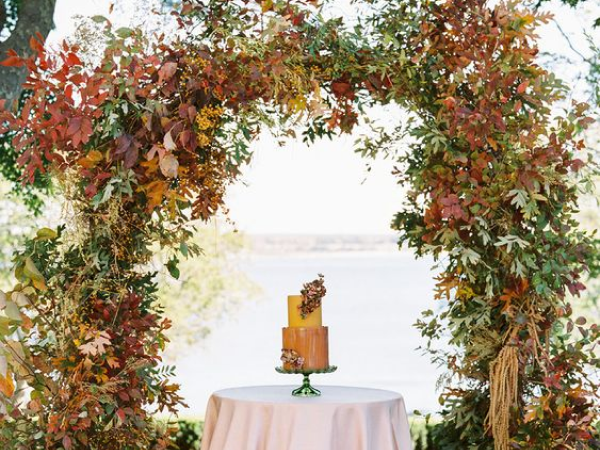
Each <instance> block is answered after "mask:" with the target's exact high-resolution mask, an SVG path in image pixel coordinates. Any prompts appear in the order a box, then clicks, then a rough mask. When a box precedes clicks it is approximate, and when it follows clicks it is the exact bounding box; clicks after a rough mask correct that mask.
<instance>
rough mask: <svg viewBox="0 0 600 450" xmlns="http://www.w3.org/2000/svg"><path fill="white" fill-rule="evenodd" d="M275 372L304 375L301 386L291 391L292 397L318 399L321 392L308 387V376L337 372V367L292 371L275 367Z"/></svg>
mask: <svg viewBox="0 0 600 450" xmlns="http://www.w3.org/2000/svg"><path fill="white" fill-rule="evenodd" d="M275 370H276V371H277V372H279V373H285V374H293V375H304V380H303V381H302V386H300V387H299V388H298V389H294V390H293V391H292V395H293V396H294V397H318V396H320V395H321V391H319V390H318V389H315V388H314V387H312V386H311V385H310V378H309V377H310V376H311V375H312V374H315V373H317V374H318V373H333V372H335V371H336V370H337V366H329V367H326V368H325V369H312V370H310V369H293V370H286V369H284V368H283V367H275Z"/></svg>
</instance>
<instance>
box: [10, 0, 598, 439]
mask: <svg viewBox="0 0 600 450" xmlns="http://www.w3.org/2000/svg"><path fill="white" fill-rule="evenodd" d="M363 3H366V4H369V6H370V7H371V10H372V11H373V13H372V15H371V16H370V17H367V18H366V19H365V20H364V21H363V23H361V26H359V27H356V28H355V29H354V30H353V31H346V30H345V29H344V28H343V24H342V23H341V21H339V20H329V21H326V20H324V19H323V18H322V17H321V15H320V14H319V9H318V5H317V2H314V1H301V0H296V1H250V2H244V1H240V2H237V1H222V0H210V1H203V2H188V3H184V6H183V10H182V12H181V14H179V15H178V21H179V23H180V25H181V36H180V37H178V38H177V39H175V40H173V41H172V42H166V41H165V40H164V39H161V38H159V39H156V42H154V41H152V42H149V41H148V40H147V39H145V38H144V37H143V36H142V35H141V33H140V32H138V31H136V30H129V29H119V30H112V29H111V28H110V24H107V30H106V36H107V41H108V48H107V50H106V54H105V55H104V59H103V61H102V63H101V64H100V65H98V66H97V67H95V68H93V69H89V68H85V67H83V65H82V63H81V61H80V60H79V58H78V57H77V49H76V48H75V47H70V46H68V45H65V46H64V47H63V48H62V50H61V51H59V52H58V54H57V55H48V54H46V52H45V51H44V48H43V45H42V43H41V42H39V41H37V40H32V46H33V48H34V49H35V50H36V52H37V55H36V56H35V57H33V58H31V59H22V58H19V57H18V56H17V55H14V54H13V55H10V57H9V59H8V60H7V61H6V62H5V63H6V64H13V65H26V66H27V68H28V69H29V72H30V76H29V78H28V81H27V83H26V86H25V87H26V88H27V89H28V90H30V91H31V92H32V94H31V95H32V96H31V98H30V99H28V100H26V101H25V103H24V104H23V108H22V110H21V113H20V114H18V115H17V114H13V113H12V112H10V110H5V111H4V112H3V113H2V116H0V121H2V123H5V124H6V125H5V126H4V125H3V127H4V128H5V129H4V130H0V132H1V131H9V132H12V133H14V138H13V141H12V145H13V146H14V147H15V149H16V151H17V153H18V155H19V158H18V162H19V164H20V165H21V166H22V167H23V176H24V179H25V181H26V182H28V183H35V182H36V180H37V179H38V177H39V176H40V175H44V174H49V175H50V177H51V178H52V179H54V180H56V182H57V184H58V186H59V188H60V189H61V190H62V191H63V192H64V194H65V196H66V198H67V200H68V205H69V207H70V208H71V210H72V214H71V215H70V217H69V221H68V223H69V227H68V228H64V227H62V228H60V229H59V230H58V231H52V230H41V231H40V232H39V233H38V235H37V236H36V237H35V238H33V239H31V240H29V241H28V242H27V243H26V246H25V250H24V251H23V252H21V253H20V254H18V255H16V263H17V265H16V276H17V278H18V280H19V284H18V285H17V286H16V287H15V289H14V290H13V291H12V292H9V293H7V294H6V295H5V296H4V297H2V298H0V300H2V301H1V302H0V307H1V308H2V309H3V310H4V313H5V316H6V317H2V318H0V342H1V343H2V347H1V348H2V352H3V353H4V354H5V356H6V357H7V359H8V372H7V373H6V374H1V373H0V376H1V377H2V378H0V393H1V394H2V397H3V403H5V404H6V405H7V413H6V414H5V415H3V416H0V425H1V429H0V443H1V444H2V445H3V446H6V447H8V448H10V449H13V448H14V449H38V448H39V449H42V448H46V449H60V448H64V449H66V450H69V449H79V448H81V449H83V448H86V449H88V448H91V449H109V450H110V449H113V448H114V449H117V448H118V449H135V448H148V446H149V445H150V443H152V445H153V446H154V447H155V448H165V447H166V446H168V443H169V439H170V438H169V434H170V430H159V429H157V427H156V426H155V425H154V423H153V421H152V419H151V416H150V413H151V412H152V411H153V409H164V408H166V409H169V410H172V411H174V410H175V409H176V406H177V405H178V404H180V403H181V401H182V399H181V398H180V397H179V396H178V395H177V386H175V385H173V384H171V383H170V382H169V381H168V378H169V374H170V373H169V370H168V369H160V368H159V363H160V350H161V349H162V348H163V346H164V344H165V338H164V334H163V332H164V330H165V329H166V328H168V327H169V325H170V324H169V321H168V320H167V319H164V318H163V317H162V312H161V309H160V306H159V305H157V304H156V297H155V292H156V288H157V287H156V284H155V282H154V281H153V275H154V274H153V273H152V271H151V270H150V269H149V268H148V265H147V264H148V261H149V258H150V255H151V252H150V246H151V245H152V244H154V243H159V244H160V245H161V246H163V247H166V248H169V249H171V251H172V255H173V256H172V258H171V259H170V261H169V262H168V263H167V268H168V269H169V271H170V272H171V273H172V274H173V275H177V272H178V269H177V263H178V261H179V259H178V255H179V254H182V255H183V256H187V255H194V254H196V253H197V252H198V249H197V248H195V247H194V246H193V245H191V244H190V237H191V235H192V232H191V231H190V229H189V225H188V224H189V221H190V219H192V218H201V219H204V220H206V219H209V218H210V217H212V216H213V215H214V214H215V212H216V211H217V210H218V209H219V208H223V206H224V205H223V195H224V192H225V189H226V187H227V186H228V185H229V184H230V183H231V182H233V181H234V180H235V179H236V177H237V175H238V174H239V172H240V170H241V168H242V166H243V164H244V163H246V162H247V161H248V159H249V158H250V156H251V155H250V152H249V143H250V142H251V141H252V139H253V138H254V137H255V136H256V135H257V134H258V132H259V130H260V126H261V125H263V124H264V125H267V126H269V127H270V128H272V129H274V130H275V131H276V132H278V133H280V134H282V135H290V134H293V133H294V131H290V130H293V125H296V124H299V123H301V124H304V126H305V128H304V131H303V135H304V137H305V139H306V140H308V141H312V140H314V139H316V138H317V137H323V136H330V135H332V134H333V133H335V132H338V131H341V132H349V131H351V130H352V129H353V128H354V127H355V126H356V124H357V123H358V119H359V117H360V116H361V114H362V112H363V110H364V107H365V106H368V105H371V104H374V103H390V102H395V103H398V104H400V105H403V106H407V107H409V108H410V109H411V110H412V111H413V112H414V113H415V114H416V115H418V117H419V118H420V120H419V122H418V123H417V125H416V126H413V127H412V128H411V129H410V130H409V133H410V134H411V135H412V136H413V137H415V138H416V143H415V144H413V145H412V148H411V152H410V153H409V154H408V155H407V156H406V157H403V158H402V159H401V160H400V161H399V162H400V163H402V164H403V165H404V166H405V167H404V168H403V170H401V171H399V176H400V177H401V180H402V181H404V182H407V183H409V184H410V186H412V190H411V192H410V193H409V203H408V208H407V209H405V210H404V211H403V212H401V213H399V214H398V216H397V218H396V220H395V222H394V227H395V228H396V229H398V230H399V231H400V232H401V242H407V243H408V244H410V245H411V246H412V247H413V248H415V249H416V250H417V252H418V253H419V254H426V253H429V254H432V255H434V256H435V257H436V258H437V259H440V266H441V268H442V273H441V275H440V276H439V279H438V284H437V287H438V298H440V299H441V300H444V302H445V303H444V304H445V305H446V306H445V307H444V308H443V309H442V311H441V313H439V314H438V315H437V316H436V315H434V314H433V313H432V312H428V313H426V317H425V319H424V320H423V321H421V322H420V323H419V327H420V328H421V330H422V333H423V335H424V336H426V337H428V338H430V339H432V340H435V339H437V338H439V337H441V336H442V335H443V333H444V330H447V331H448V332H449V335H450V344H452V345H453V346H454V347H456V350H455V351H449V352H437V353H434V355H435V356H436V357H437V358H438V360H439V361H441V362H443V363H444V364H446V365H447V367H448V369H449V370H450V372H451V373H452V374H454V375H455V380H454V381H455V382H454V384H453V385H452V386H451V387H449V388H448V389H447V390H446V392H445V394H444V396H443V398H444V401H445V406H446V409H445V410H444V416H445V419H446V420H445V421H444V422H443V423H442V424H441V425H440V426H439V427H438V430H437V434H438V436H439V439H438V440H439V443H438V445H440V447H441V448H444V449H464V448H479V449H491V448H496V449H497V450H506V449H508V448H509V446H512V447H513V448H514V447H516V448H527V449H540V450H541V449H548V448H565V449H566V448H581V449H583V448H589V447H590V446H591V445H593V442H594V439H597V438H598V432H597V431H596V430H594V428H593V423H594V422H595V421H596V420H597V418H598V414H599V411H598V405H597V403H594V398H595V396H596V395H597V386H596V385H595V384H594V382H593V380H592V379H590V378H588V377H587V375H586V374H588V373H589V370H590V368H591V367H597V366H598V360H597V359H595V356H594V354H593V352H592V351H591V344H593V343H594V342H595V341H597V339H598V337H599V334H600V333H599V331H598V327H597V326H596V325H592V326H589V327H586V326H585V324H584V323H583V321H582V320H577V321H573V320H572V319H571V317H570V316H571V309H570V307H569V305H568V303H567V302H566V300H565V294H566V292H567V291H571V292H572V293H574V294H576V293H578V292H579V291H581V289H583V285H582V284H581V282H580V278H581V274H582V272H583V271H584V270H585V269H586V259H587V258H588V257H589V256H590V255H591V254H592V249H591V246H590V242H589V240H588V239H587V238H586V237H585V236H584V235H582V234H581V233H579V232H578V231H576V223H575V221H574V219H573V218H572V214H573V212H574V211H575V210H576V200H577V186H576V183H575V181H574V176H576V175H577V174H578V173H579V172H580V170H581V168H582V167H583V165H584V163H583V161H582V160H581V159H578V157H577V155H578V154H579V153H581V152H583V150H584V144H583V142H581V141H580V140H579V138H578V137H577V133H578V132H579V131H580V130H581V129H582V128H584V127H585V126H586V124H587V123H588V122H589V120H588V119H586V118H585V116H584V114H585V106H583V105H574V107H573V109H572V111H571V112H569V113H568V114H566V115H565V117H559V118H553V117H552V116H551V106H552V104H553V103H554V102H556V101H557V100H559V99H561V98H562V97H563V95H564V93H565V88H564V86H562V85H561V84H560V82H559V81H558V80H556V79H555V78H554V77H553V76H552V75H551V74H549V73H547V72H546V71H545V70H543V69H542V68H540V67H539V66H537V65H536V64H535V62H534V58H535V55H536V52H537V49H536V47H535V35H534V29H535V26H536V25H537V24H539V23H540V22H542V21H544V20H546V17H544V16H541V17H540V16H535V15H533V14H531V13H530V12H528V11H526V10H519V9H518V8H517V7H516V6H515V5H514V4H509V5H503V4H500V5H498V6H495V7H488V6H487V5H486V4H485V2H483V1H479V0H461V1H447V2H414V1H408V0H407V1H401V2H397V3H394V4H389V2H383V1H376V0H372V1H367V0H365V1H364V2H363ZM97 20H98V21H103V20H104V19H101V18H97ZM398 130H400V128H399V129H398ZM398 130H396V131H397V132H394V133H387V132H386V131H383V130H382V131H381V134H380V136H379V137H378V138H377V141H376V142H377V145H374V144H373V143H372V142H371V143H365V147H364V148H363V149H362V150H363V152H364V153H365V154H376V153H378V152H383V151H385V150H386V149H388V148H390V147H391V146H393V145H394V143H395V142H396V140H397V137H398V133H400V131H398ZM442 257H443V259H442ZM574 330H577V332H578V333H580V335H581V336H580V337H576V336H574V335H573V333H572V332H573V331H574ZM433 351H434V352H435V350H433ZM17 390H20V391H22V395H21V396H19V395H16V393H17ZM157 436H158V439H157Z"/></svg>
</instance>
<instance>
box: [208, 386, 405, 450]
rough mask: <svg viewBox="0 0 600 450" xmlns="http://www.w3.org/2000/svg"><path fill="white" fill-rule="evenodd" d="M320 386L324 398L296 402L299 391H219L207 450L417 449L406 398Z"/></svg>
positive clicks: (213, 399) (211, 402) (213, 404)
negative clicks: (293, 392)
mask: <svg viewBox="0 0 600 450" xmlns="http://www.w3.org/2000/svg"><path fill="white" fill-rule="evenodd" d="M315 387H316V388H317V389H319V390H321V393H322V395H321V397H312V398H302V397H292V395H291V392H292V390H293V389H294V386H257V387H244V388H233V389H226V390H222V391H218V392H215V393H214V394H213V395H212V397H211V398H210V400H209V402H208V408H207V411H206V420H205V425H204V437H203V439H202V450H412V444H411V439H410V431H409V426H408V417H407V415H406V408H405V405H404V399H403V398H402V396H401V395H400V394H398V393H396V392H391V391H383V390H378V389H365V388H354V387H337V386H315Z"/></svg>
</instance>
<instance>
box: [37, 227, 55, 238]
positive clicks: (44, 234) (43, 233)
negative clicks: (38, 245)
mask: <svg viewBox="0 0 600 450" xmlns="http://www.w3.org/2000/svg"><path fill="white" fill-rule="evenodd" d="M57 237H58V233H57V232H56V231H54V230H52V229H50V228H41V229H39V230H38V232H37V238H38V239H39V240H40V241H47V240H51V239H56V238H57Z"/></svg>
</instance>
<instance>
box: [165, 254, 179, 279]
mask: <svg viewBox="0 0 600 450" xmlns="http://www.w3.org/2000/svg"><path fill="white" fill-rule="evenodd" d="M178 266H179V258H177V257H175V256H174V257H173V258H171V259H170V260H169V262H168V263H167V270H168V271H169V273H170V274H171V276H172V277H173V278H175V279H176V280H179V275H180V272H179V267H178Z"/></svg>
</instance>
